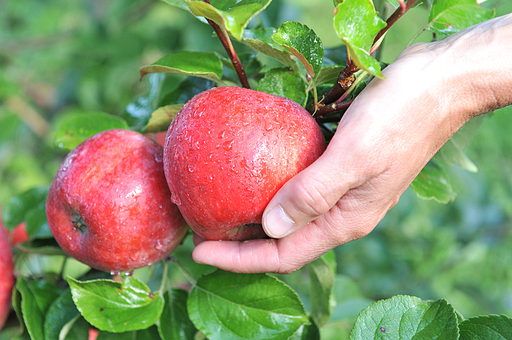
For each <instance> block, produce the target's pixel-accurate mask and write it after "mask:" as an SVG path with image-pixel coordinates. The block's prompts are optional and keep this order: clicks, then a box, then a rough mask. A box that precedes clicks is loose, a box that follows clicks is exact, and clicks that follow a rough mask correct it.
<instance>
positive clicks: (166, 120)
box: [145, 104, 183, 132]
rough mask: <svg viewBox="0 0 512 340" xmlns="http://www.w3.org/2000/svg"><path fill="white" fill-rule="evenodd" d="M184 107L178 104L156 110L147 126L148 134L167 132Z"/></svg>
mask: <svg viewBox="0 0 512 340" xmlns="http://www.w3.org/2000/svg"><path fill="white" fill-rule="evenodd" d="M182 107H183V105H182V104H176V105H166V106H162V107H160V108H158V109H156V111H155V112H153V114H152V115H151V119H150V120H149V122H148V125H146V129H145V130H146V132H160V131H167V128H168V127H169V125H170V124H171V122H172V120H173V119H174V117H176V115H177V114H178V112H179V111H180V109H181V108H182Z"/></svg>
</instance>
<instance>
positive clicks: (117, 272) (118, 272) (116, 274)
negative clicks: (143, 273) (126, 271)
mask: <svg viewBox="0 0 512 340" xmlns="http://www.w3.org/2000/svg"><path fill="white" fill-rule="evenodd" d="M110 275H112V276H119V275H121V272H120V271H119V270H111V271H110Z"/></svg>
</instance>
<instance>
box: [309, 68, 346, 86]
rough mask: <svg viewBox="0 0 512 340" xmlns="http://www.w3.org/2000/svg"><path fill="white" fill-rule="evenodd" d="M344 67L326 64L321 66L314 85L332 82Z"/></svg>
mask: <svg viewBox="0 0 512 340" xmlns="http://www.w3.org/2000/svg"><path fill="white" fill-rule="evenodd" d="M343 69H344V67H341V66H328V67H323V68H322V69H320V72H318V75H317V77H316V79H315V85H316V86H320V85H322V84H333V83H335V82H336V80H337V79H338V75H339V74H340V73H341V71H343Z"/></svg>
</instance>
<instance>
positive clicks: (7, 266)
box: [0, 230, 14, 329]
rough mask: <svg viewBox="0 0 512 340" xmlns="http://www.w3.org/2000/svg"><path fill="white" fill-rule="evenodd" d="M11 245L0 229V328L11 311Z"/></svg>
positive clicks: (12, 280)
mask: <svg viewBox="0 0 512 340" xmlns="http://www.w3.org/2000/svg"><path fill="white" fill-rule="evenodd" d="M13 269H14V265H13V262H12V251H11V245H10V244H9V239H8V237H7V233H5V232H4V231H3V230H0V329H2V328H3V326H4V324H5V320H7V317H8V316H9V312H10V311H11V296H12V287H13V285H14V276H13V274H12V272H13Z"/></svg>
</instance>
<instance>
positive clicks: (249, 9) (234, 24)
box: [185, 0, 272, 41]
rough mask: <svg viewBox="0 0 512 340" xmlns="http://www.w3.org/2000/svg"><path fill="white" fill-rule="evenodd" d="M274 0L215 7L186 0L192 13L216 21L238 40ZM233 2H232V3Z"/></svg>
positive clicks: (254, 0) (245, 1)
mask: <svg viewBox="0 0 512 340" xmlns="http://www.w3.org/2000/svg"><path fill="white" fill-rule="evenodd" d="M271 1H272V0H242V1H239V2H237V3H234V4H233V5H232V6H229V5H228V6H229V7H228V6H221V7H220V8H219V7H214V6H215V2H213V5H212V4H209V3H206V2H204V1H189V0H185V2H186V4H187V5H188V7H189V10H190V11H191V12H192V14H194V15H196V16H202V17H205V18H206V19H210V20H212V21H214V22H215V23H216V24H217V25H219V26H220V27H221V28H224V29H226V30H227V31H228V32H230V33H231V34H232V35H233V37H235V39H237V40H238V41H240V40H242V36H243V33H244V29H245V28H246V27H247V25H248V24H249V21H251V19H252V18H254V17H255V16H256V15H258V14H259V13H260V12H261V11H263V10H264V9H265V8H267V6H268V5H269V4H270V2H271ZM230 4H231V3H230Z"/></svg>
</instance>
